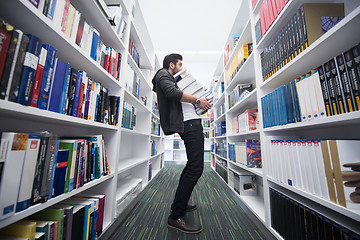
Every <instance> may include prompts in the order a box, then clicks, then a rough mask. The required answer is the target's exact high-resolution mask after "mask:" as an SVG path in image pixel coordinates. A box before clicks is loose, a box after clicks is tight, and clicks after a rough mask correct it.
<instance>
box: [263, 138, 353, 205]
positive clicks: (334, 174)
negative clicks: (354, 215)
mask: <svg viewBox="0 0 360 240" xmlns="http://www.w3.org/2000/svg"><path fill="white" fill-rule="evenodd" d="M268 144H269V145H268V147H269V156H270V158H269V160H270V161H269V162H270V165H269V166H270V169H269V175H270V176H272V177H273V178H274V179H276V180H278V181H280V182H282V183H284V184H288V185H290V186H293V187H295V188H297V189H300V190H302V191H305V192H308V193H310V194H314V195H316V196H319V197H321V198H324V199H326V200H330V201H332V202H334V203H337V204H339V205H341V206H343V207H347V208H353V209H358V208H359V206H360V205H359V204H360V193H358V191H357V190H356V189H355V187H356V186H357V185H356V182H357V181H359V180H360V178H359V174H358V173H359V169H358V167H357V165H358V163H357V161H356V159H357V156H358V154H359V153H360V151H359V149H360V148H359V147H360V141H359V140H322V139H321V140H318V139H315V140H314V139H301V140H271V141H270V143H268Z"/></svg>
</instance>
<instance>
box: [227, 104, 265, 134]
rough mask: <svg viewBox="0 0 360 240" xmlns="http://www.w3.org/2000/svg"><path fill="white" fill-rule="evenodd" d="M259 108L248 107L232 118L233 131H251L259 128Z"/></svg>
mask: <svg viewBox="0 0 360 240" xmlns="http://www.w3.org/2000/svg"><path fill="white" fill-rule="evenodd" d="M257 114H258V110H257V109H247V110H245V112H243V113H241V114H240V115H238V116H235V117H233V118H232V119H231V131H232V133H233V134H235V133H243V132H250V131H253V130H256V129H258V125H259V121H258V118H257Z"/></svg>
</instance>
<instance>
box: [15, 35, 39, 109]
mask: <svg viewBox="0 0 360 240" xmlns="http://www.w3.org/2000/svg"><path fill="white" fill-rule="evenodd" d="M26 35H27V36H28V37H29V44H28V47H27V49H26V53H25V59H24V64H23V68H22V72H21V77H20V83H19V93H18V94H19V95H18V98H17V102H18V103H21V104H23V105H26V106H29V104H30V97H31V93H32V89H33V84H34V78H35V71H36V67H37V63H38V61H39V54H40V50H41V40H40V39H39V38H37V37H36V36H34V35H31V34H26Z"/></svg>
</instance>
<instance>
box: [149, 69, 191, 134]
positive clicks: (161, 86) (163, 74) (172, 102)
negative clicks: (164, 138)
mask: <svg viewBox="0 0 360 240" xmlns="http://www.w3.org/2000/svg"><path fill="white" fill-rule="evenodd" d="M152 83H153V91H154V92H156V94H157V100H158V107H159V114H160V125H161V128H162V129H163V131H164V134H165V135H171V134H173V133H182V132H183V131H184V116H183V111H182V106H181V102H180V99H181V98H182V95H183V92H182V91H181V90H180V89H179V87H178V86H177V84H176V81H175V79H174V77H173V76H172V75H171V74H170V73H169V71H168V70H167V69H165V68H162V69H160V70H159V71H157V73H156V74H155V76H154V78H153V79H152Z"/></svg>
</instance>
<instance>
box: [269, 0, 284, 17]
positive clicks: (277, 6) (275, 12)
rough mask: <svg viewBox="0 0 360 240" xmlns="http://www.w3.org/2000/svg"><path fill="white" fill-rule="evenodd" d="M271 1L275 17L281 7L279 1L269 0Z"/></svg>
mask: <svg viewBox="0 0 360 240" xmlns="http://www.w3.org/2000/svg"><path fill="white" fill-rule="evenodd" d="M271 1H272V6H273V10H274V15H275V19H276V18H277V17H278V16H279V14H280V12H281V10H282V9H281V8H280V3H279V1H277V0H271Z"/></svg>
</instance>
